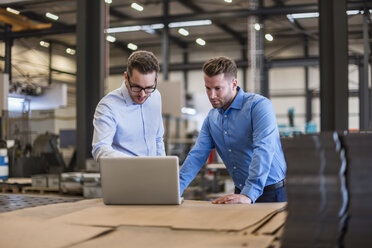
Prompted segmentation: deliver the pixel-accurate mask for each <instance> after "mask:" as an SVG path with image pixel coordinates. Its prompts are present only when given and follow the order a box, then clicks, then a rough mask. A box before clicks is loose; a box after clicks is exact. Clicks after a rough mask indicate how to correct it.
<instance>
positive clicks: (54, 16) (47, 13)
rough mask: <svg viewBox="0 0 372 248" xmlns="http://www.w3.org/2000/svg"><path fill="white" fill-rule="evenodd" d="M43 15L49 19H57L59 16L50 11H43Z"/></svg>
mask: <svg viewBox="0 0 372 248" xmlns="http://www.w3.org/2000/svg"><path fill="white" fill-rule="evenodd" d="M45 16H46V17H48V18H50V19H53V20H55V21H57V20H58V18H59V17H58V16H57V15H55V14H52V13H50V12H46V13H45Z"/></svg>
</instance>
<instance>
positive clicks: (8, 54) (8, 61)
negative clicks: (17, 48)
mask: <svg viewBox="0 0 372 248" xmlns="http://www.w3.org/2000/svg"><path fill="white" fill-rule="evenodd" d="M4 33H5V68H4V72H5V73H8V75H9V83H10V82H11V81H12V46H13V38H11V37H10V34H11V33H12V26H11V25H8V24H5V30H4Z"/></svg>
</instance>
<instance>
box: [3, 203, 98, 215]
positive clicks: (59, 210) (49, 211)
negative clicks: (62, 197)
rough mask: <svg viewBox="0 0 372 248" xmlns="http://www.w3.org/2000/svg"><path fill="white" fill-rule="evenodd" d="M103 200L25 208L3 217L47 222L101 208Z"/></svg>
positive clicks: (7, 213)
mask: <svg viewBox="0 0 372 248" xmlns="http://www.w3.org/2000/svg"><path fill="white" fill-rule="evenodd" d="M101 205H102V200H100V199H92V200H82V201H78V202H67V203H57V204H50V205H45V206H38V207H32V208H25V209H20V210H15V211H11V212H6V213H1V215H0V216H2V217H25V218H30V219H36V220H47V219H50V218H54V217H58V216H62V215H65V214H69V213H73V212H76V211H80V210H82V209H87V208H89V207H94V206H101Z"/></svg>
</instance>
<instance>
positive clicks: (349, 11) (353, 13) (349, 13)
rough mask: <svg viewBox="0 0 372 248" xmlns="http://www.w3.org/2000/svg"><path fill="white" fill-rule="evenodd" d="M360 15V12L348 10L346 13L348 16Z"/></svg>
mask: <svg viewBox="0 0 372 248" xmlns="http://www.w3.org/2000/svg"><path fill="white" fill-rule="evenodd" d="M359 13H360V11H359V10H347V11H346V14H347V15H357V14H359Z"/></svg>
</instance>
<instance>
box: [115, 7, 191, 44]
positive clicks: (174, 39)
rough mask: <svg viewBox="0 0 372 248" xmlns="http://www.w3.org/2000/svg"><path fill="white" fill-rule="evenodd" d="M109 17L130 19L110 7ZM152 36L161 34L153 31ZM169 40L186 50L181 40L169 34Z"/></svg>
mask: <svg viewBox="0 0 372 248" xmlns="http://www.w3.org/2000/svg"><path fill="white" fill-rule="evenodd" d="M110 15H112V16H115V17H117V18H121V19H131V17H130V16H128V15H126V14H124V13H123V12H121V11H118V10H116V9H115V8H113V7H112V6H111V7H110ZM154 34H156V35H157V36H159V37H161V36H162V32H161V31H159V30H154ZM169 39H170V40H171V41H172V42H173V43H175V44H176V45H178V46H179V47H181V48H186V47H187V43H186V42H184V41H183V40H181V39H179V38H177V37H175V36H173V35H170V34H169Z"/></svg>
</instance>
